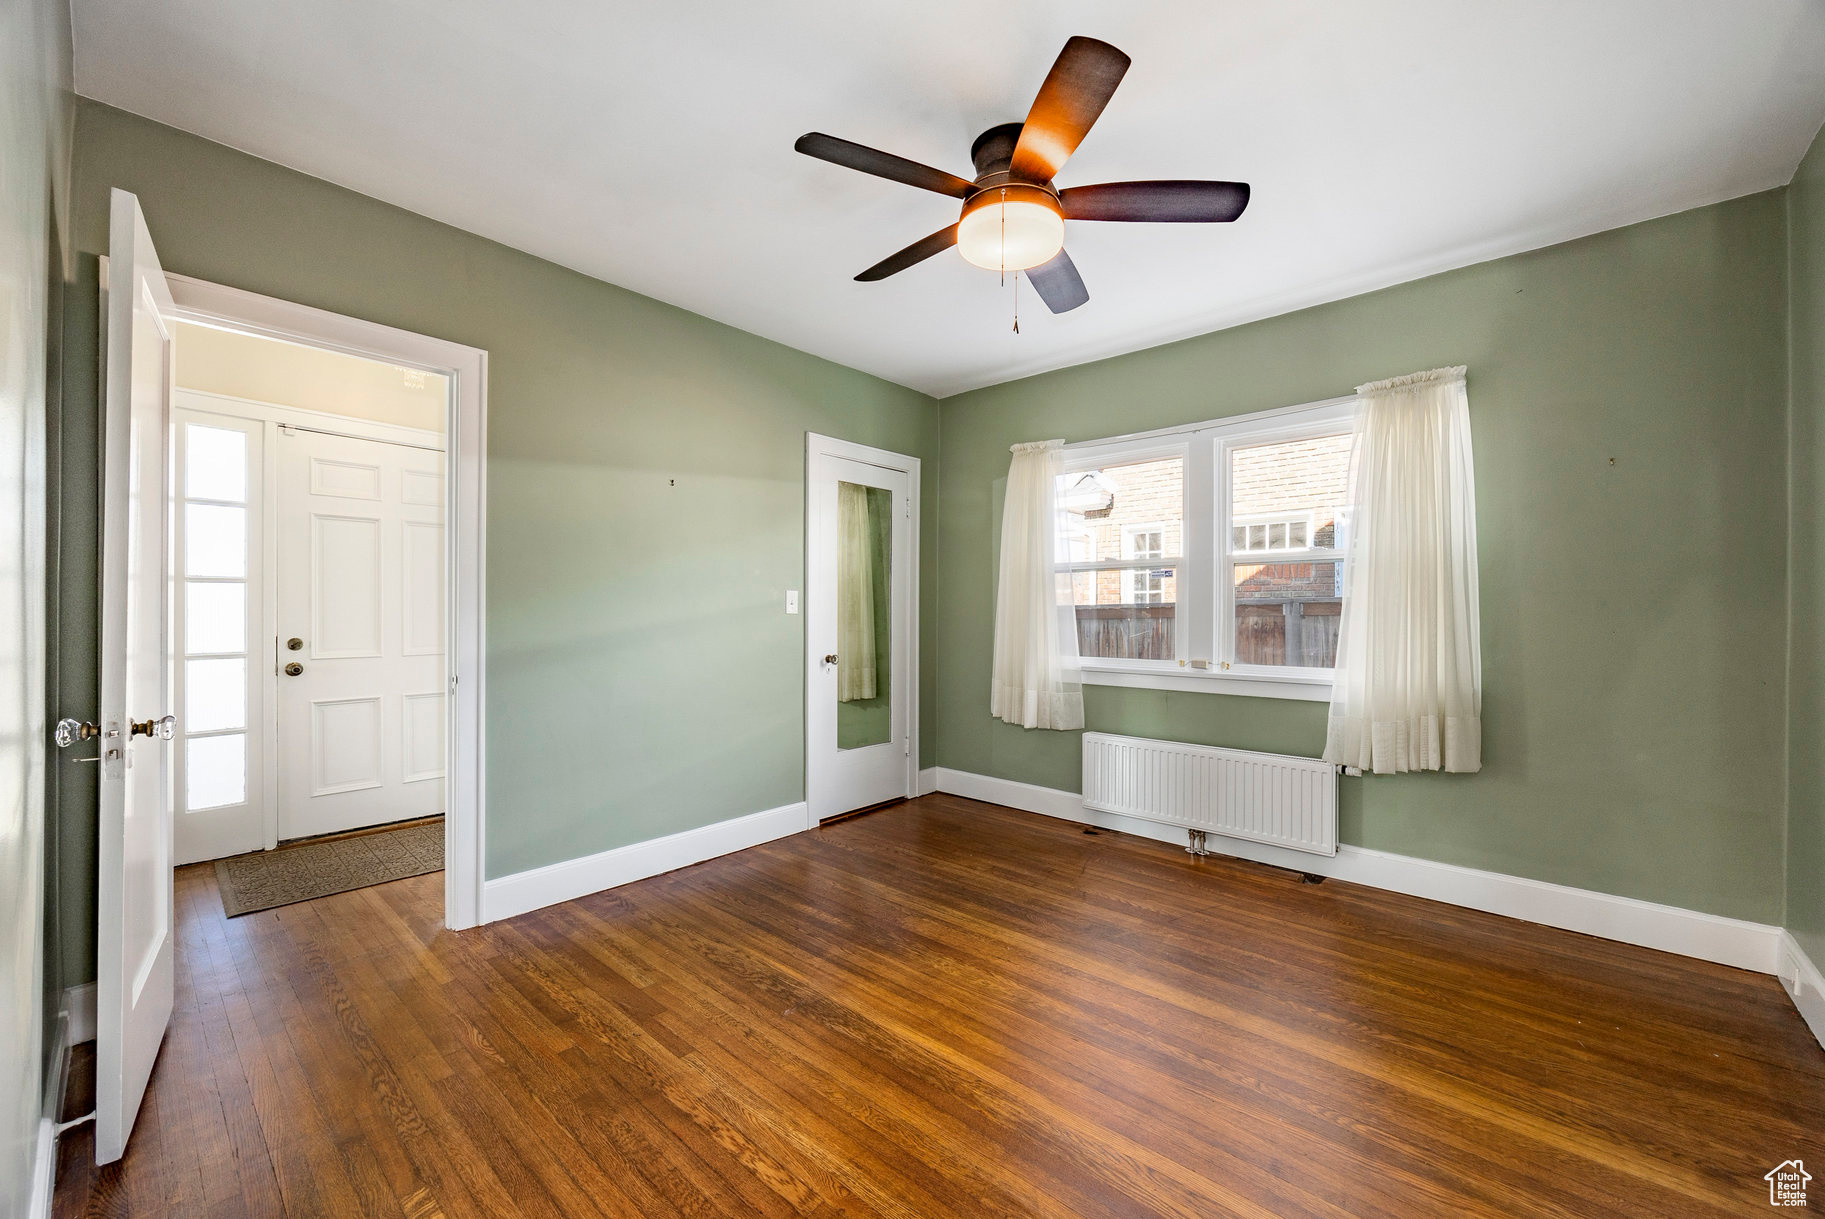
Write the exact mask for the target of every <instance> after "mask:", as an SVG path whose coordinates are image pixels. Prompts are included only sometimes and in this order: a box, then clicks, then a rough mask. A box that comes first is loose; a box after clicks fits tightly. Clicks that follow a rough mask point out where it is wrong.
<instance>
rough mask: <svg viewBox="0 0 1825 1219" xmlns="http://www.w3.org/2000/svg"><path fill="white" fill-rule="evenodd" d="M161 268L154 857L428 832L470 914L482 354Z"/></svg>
mask: <svg viewBox="0 0 1825 1219" xmlns="http://www.w3.org/2000/svg"><path fill="white" fill-rule="evenodd" d="M167 278H168V279H169V281H170V285H171V292H172V297H173V301H174V309H175V314H176V321H177V326H176V331H177V334H176V336H175V339H174V342H173V361H172V363H173V369H174V377H173V380H174V382H175V385H174V388H173V390H172V430H173V437H172V439H173V458H172V464H173V467H174V468H173V471H172V473H173V479H174V481H173V493H172V500H173V503H172V516H173V520H174V528H173V534H174V539H173V548H172V550H173V560H174V568H173V578H172V581H171V583H172V586H173V592H172V603H173V626H172V630H171V632H170V634H171V640H172V649H171V655H170V661H171V666H170V667H171V672H172V675H173V685H174V687H175V689H174V694H175V696H176V697H177V698H178V699H179V700H180V701H179V706H180V708H181V709H182V714H180V716H179V734H180V738H181V739H180V740H179V741H178V742H175V744H177V745H178V746H179V748H178V749H177V750H176V751H175V755H176V756H175V758H174V767H173V769H174V783H173V789H174V798H175V799H174V803H175V804H176V810H175V814H174V820H175V822H176V826H175V835H174V836H175V839H176V843H177V853H176V859H177V861H178V862H191V861H200V860H206V859H217V860H220V859H223V858H224V857H225V856H235V857H237V859H244V858H246V857H247V855H248V853H250V852H270V851H274V850H276V849H279V848H282V847H290V846H293V845H295V844H297V843H299V842H305V843H309V844H310V845H311V849H312V850H316V849H317V847H318V845H319V844H323V845H324V846H325V849H326V850H327V848H328V846H329V845H334V846H335V848H336V852H337V853H340V854H341V855H343V856H346V855H348V854H349V853H351V851H353V852H354V853H359V854H364V855H373V854H385V853H386V852H384V851H380V850H379V849H378V848H373V849H370V848H369V847H368V846H365V845H364V846H362V847H361V848H359V850H354V848H349V847H347V843H346V840H347V839H348V838H350V837H352V836H367V835H370V834H376V831H378V834H376V836H375V837H372V838H366V839H365V841H366V842H368V843H378V842H379V841H380V837H381V836H382V835H384V836H389V837H394V838H397V839H398V841H399V842H400V843H404V844H406V845H404V846H396V847H395V848H392V854H393V855H394V856H395V857H396V858H397V857H398V856H399V855H400V853H401V851H403V852H404V853H405V854H406V855H409V856H416V857H421V858H422V857H424V856H425V855H426V852H427V851H429V852H430V853H431V854H432V855H436V854H438V853H440V852H439V850H438V848H439V844H440V843H441V856H442V860H441V862H442V863H443V865H444V866H443V873H444V883H443V891H444V921H445V923H446V925H448V926H450V927H453V928H461V927H470V926H474V925H476V924H477V923H478V922H479V921H480V912H481V902H480V898H481V859H482V851H483V838H482V834H483V830H482V794H483V784H482V774H483V753H482V750H483V723H482V707H483V697H484V672H483V668H482V600H481V581H482V573H483V565H482V557H483V553H484V536H483V496H484V483H483V474H484V469H485V464H484V458H483V452H484V434H485V432H484V419H485V402H484V399H485V387H486V353H484V352H482V351H479V350H477V349H475V348H471V347H466V346H463V345H461V344H456V343H450V342H447V341H444V340H441V339H434V338H430V337H428V336H425V335H419V334H414V333H411V332H408V331H402V330H396V329H393V328H391V327H388V326H384V325H380V324H378V323H372V322H366V321H362V320H359V319H355V318H349V317H345V316H342V315H338V314H332V313H327V312H324V311H322V310H317V309H312V308H309V307H307V306H302V305H297V304H293V303H290V302H286V301H280V300H276V299H273V298H270V297H264V296H259V295H256V294H254V293H248V292H243V291H240V290H238V289H234V288H228V287H224V286H222V285H218V284H210V283H207V282H204V281H200V280H193V279H187V278H185V277H183V276H176V275H172V276H169V277H167ZM440 818H441V822H442V824H441V830H440V828H439V825H438V819H440ZM402 826H410V827H412V831H411V833H409V834H406V835H404V836H400V835H397V834H394V833H393V830H394V829H395V828H397V827H402ZM288 858H289V859H290V860H291V861H292V862H296V861H297V860H298V859H299V858H300V856H298V855H296V854H293V855H291V856H289V857H288ZM230 862H231V863H232V862H234V861H230ZM329 866H330V867H331V868H332V870H333V869H334V868H339V867H341V866H342V863H341V862H337V863H334V864H332V865H329ZM430 866H431V867H433V868H434V867H435V863H433V864H431V865H430ZM419 870H420V871H422V870H424V868H422V867H421V868H420V869H419ZM400 874H401V875H409V874H411V873H410V872H409V871H406V872H402V873H400ZM225 896H226V895H225ZM255 908H258V907H255Z"/></svg>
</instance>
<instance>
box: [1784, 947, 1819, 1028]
mask: <svg viewBox="0 0 1825 1219" xmlns="http://www.w3.org/2000/svg"><path fill="white" fill-rule="evenodd" d="M1781 948H1782V953H1781V985H1782V986H1784V987H1786V988H1787V993H1788V994H1789V995H1791V996H1792V997H1793V1005H1794V1006H1795V1007H1797V1008H1799V1009H1800V1018H1801V1019H1802V1020H1804V1021H1805V1022H1806V1027H1807V1028H1809V1029H1811V1030H1812V1035H1813V1036H1814V1037H1816V1038H1818V1041H1819V1045H1820V1047H1821V1048H1825V974H1822V973H1820V972H1819V967H1818V966H1817V965H1815V964H1814V963H1813V961H1812V958H1811V957H1809V956H1807V955H1806V951H1805V949H1803V948H1801V947H1800V942H1799V941H1798V940H1796V939H1794V938H1793V933H1792V932H1791V931H1783V932H1782V933H1781Z"/></svg>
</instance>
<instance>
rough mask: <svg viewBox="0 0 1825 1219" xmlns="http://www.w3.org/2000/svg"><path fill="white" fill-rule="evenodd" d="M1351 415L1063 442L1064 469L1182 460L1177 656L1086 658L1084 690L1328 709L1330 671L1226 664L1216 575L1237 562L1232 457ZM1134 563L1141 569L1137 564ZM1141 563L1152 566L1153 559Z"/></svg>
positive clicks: (1342, 412)
mask: <svg viewBox="0 0 1825 1219" xmlns="http://www.w3.org/2000/svg"><path fill="white" fill-rule="evenodd" d="M1355 415H1356V399H1355V397H1354V396H1347V397H1341V398H1329V399H1326V400H1324V401H1322V402H1308V403H1302V404H1300V405H1298V406H1289V407H1281V408H1278V409H1275V410H1268V411H1257V412H1254V413H1251V414H1247V415H1237V416H1233V417H1231V418H1228V419H1213V420H1208V421H1206V422H1203V423H1194V424H1187V425H1185V426H1183V427H1176V428H1162V429H1159V430H1156V431H1151V432H1136V433H1132V434H1130V435H1126V436H1115V437H1110V438H1108V439H1105V440H1091V441H1082V442H1079V443H1076V444H1067V445H1066V446H1065V448H1064V456H1065V469H1066V470H1067V471H1070V470H1082V469H1094V468H1097V467H1100V466H1104V465H1116V464H1128V463H1131V462H1138V461H1146V460H1149V459H1158V458H1163V457H1172V456H1183V457H1184V459H1185V501H1184V502H1185V511H1184V515H1183V520H1184V528H1183V531H1182V535H1181V543H1182V544H1181V551H1182V554H1181V557H1179V558H1177V559H1175V560H1174V565H1175V566H1177V567H1178V569H1179V600H1178V627H1177V629H1176V630H1175V632H1174V637H1175V639H1176V640H1177V641H1178V648H1179V656H1178V659H1177V660H1170V661H1145V660H1106V659H1103V658H1100V657H1085V658H1083V660H1082V662H1081V664H1082V669H1083V680H1084V683H1085V684H1086V685H1098V686H1125V687H1134V688H1140V689H1152V690H1185V691H1196V692H1199V693H1206V694H1240V695H1247V696H1250V697H1262V698H1289V699H1296V700H1304V701H1308V702H1329V701H1330V698H1331V679H1332V672H1331V670H1328V669H1324V670H1299V669H1291V668H1286V667H1282V666H1277V665H1241V664H1237V663H1236V662H1235V661H1234V660H1233V659H1232V660H1225V659H1224V657H1225V655H1227V654H1228V653H1229V651H1230V649H1232V648H1233V647H1234V639H1235V626H1234V605H1233V597H1230V596H1218V591H1219V590H1218V585H1217V577H1218V574H1219V572H1222V573H1223V574H1224V575H1227V573H1228V568H1229V567H1230V564H1231V562H1232V558H1231V551H1230V549H1229V540H1230V537H1231V534H1230V531H1229V527H1230V522H1229V519H1228V515H1229V512H1228V506H1229V504H1230V502H1231V497H1230V486H1229V452H1230V451H1231V450H1233V449H1237V448H1245V447H1250V446H1254V445H1259V444H1271V443H1273V442H1275V441H1279V440H1292V439H1297V438H1299V437H1302V436H1307V435H1311V434H1313V433H1315V432H1317V433H1324V432H1332V431H1349V430H1350V429H1351V427H1352V426H1353V424H1354V421H1355ZM1306 536H1307V538H1308V539H1309V538H1310V537H1311V536H1312V535H1311V531H1310V527H1309V526H1308V527H1307V533H1306ZM1219 541H1221V543H1222V549H1221V552H1219V550H1218V543H1219ZM1241 553H1242V554H1243V555H1244V558H1243V560H1242V561H1245V562H1247V561H1252V560H1250V559H1249V558H1247V557H1246V556H1248V555H1252V554H1256V553H1259V554H1261V555H1263V556H1265V555H1270V554H1271V555H1272V556H1273V561H1274V562H1277V563H1278V562H1289V561H1291V562H1298V561H1302V560H1303V561H1318V562H1322V561H1328V560H1329V559H1331V558H1333V557H1338V558H1340V557H1341V555H1340V554H1337V552H1334V551H1331V550H1327V549H1314V548H1312V547H1310V546H1308V547H1306V548H1304V549H1302V550H1296V551H1293V550H1276V551H1263V552H1241ZM1128 562H1129V564H1130V565H1133V566H1139V565H1140V561H1135V560H1129V561H1128ZM1145 562H1146V563H1148V564H1150V565H1154V564H1155V561H1154V560H1146V561H1145ZM1121 565H1122V564H1117V563H1110V562H1107V561H1104V562H1099V563H1071V564H1061V565H1060V567H1061V569H1064V568H1069V569H1072V570H1076V569H1080V568H1089V567H1102V568H1107V567H1114V566H1121Z"/></svg>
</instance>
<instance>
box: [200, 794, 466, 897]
mask: <svg viewBox="0 0 1825 1219" xmlns="http://www.w3.org/2000/svg"><path fill="white" fill-rule="evenodd" d="M443 866H444V823H443V821H442V819H439V820H437V821H431V822H424V821H420V822H415V823H414V824H412V825H402V826H400V827H399V828H398V829H394V830H380V831H378V832H376V833H372V834H356V835H352V836H350V837H346V838H332V839H328V840H326V841H324V842H300V843H298V844H296V845H295V846H284V847H280V848H278V849H277V850H275V851H256V852H254V853H253V854H251V855H236V856H234V857H233V858H231V859H218V860H216V864H215V880H216V886H217V887H218V888H219V889H220V890H221V892H222V910H223V911H224V912H225V913H226V914H227V915H228V917H229V918H234V917H235V916H236V915H239V914H252V913H253V912H254V911H256V910H270V909H272V908H273V907H274V906H289V905H291V904H292V903H293V902H303V901H309V900H310V899H311V898H313V897H328V896H329V895H330V894H332V893H346V892H348V890H350V889H364V888H366V887H367V886H369V885H378V884H381V883H382V882H384V881H389V880H404V879H405V878H406V877H408V876H423V875H424V874H425V873H426V872H438V871H442V870H443Z"/></svg>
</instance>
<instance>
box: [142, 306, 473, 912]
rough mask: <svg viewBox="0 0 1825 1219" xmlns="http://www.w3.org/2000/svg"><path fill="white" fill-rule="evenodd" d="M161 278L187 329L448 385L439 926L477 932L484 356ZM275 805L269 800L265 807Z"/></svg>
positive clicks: (405, 334)
mask: <svg viewBox="0 0 1825 1219" xmlns="http://www.w3.org/2000/svg"><path fill="white" fill-rule="evenodd" d="M167 278H168V279H169V281H170V283H171V292H172V295H173V297H174V298H175V299H176V301H177V309H178V316H179V317H180V318H181V319H182V320H184V321H190V322H198V323H201V324H203V325H208V326H227V327H229V328H230V329H234V330H241V331H245V332H247V333H249V334H258V335H264V336H265V337H267V338H273V339H281V340H284V341H286V342H292V343H304V344H307V345H310V346H313V347H321V348H324V349H326V350H329V351H340V352H343V353H345V354H347V355H354V356H362V357H365V358H367V359H372V360H382V361H384V362H386V363H389V364H397V365H401V366H403V367H406V368H417V369H423V370H424V371H426V372H435V373H438V374H440V375H443V376H446V377H449V378H450V414H449V423H448V426H447V429H446V432H445V436H444V444H445V452H446V455H447V467H446V469H447V477H446V483H447V487H446V490H445V503H446V509H447V513H448V520H447V522H446V527H447V528H448V529H449V531H450V539H449V541H450V545H449V551H448V564H449V565H448V569H447V582H448V588H449V593H450V595H449V598H448V601H449V606H450V619H449V628H450V630H449V657H448V665H449V683H450V695H451V697H450V699H449V703H450V706H449V718H448V720H447V722H446V725H445V731H446V736H447V739H448V741H449V743H450V744H449V749H448V758H447V762H446V766H447V768H448V771H449V773H448V774H447V775H446V778H445V782H446V784H447V790H446V804H447V808H446V811H445V818H444V845H445V850H444V924H445V926H447V927H450V928H453V929H456V928H464V927H473V926H476V925H477V924H478V923H480V922H481V921H482V859H483V857H484V855H485V854H486V847H487V816H486V806H487V797H486V793H487V786H488V784H487V756H488V751H487V723H486V720H485V717H484V715H483V709H484V708H485V707H486V705H487V683H488V671H487V665H486V663H485V658H486V655H487V627H486V622H485V621H484V619H483V613H482V609H483V604H484V601H485V598H486V588H485V584H486V572H487V550H488V541H487V512H486V510H485V505H486V503H487V499H488V488H487V472H488V468H487V460H486V451H487V435H488V353H487V352H486V351H483V350H481V349H480V348H477V347H470V346H467V345H466V344H462V343H453V342H451V341H449V340H447V339H439V338H434V337H432V336H430V335H424V334H415V333H413V332H411V331H407V330H399V329H397V328H395V327H392V326H385V325H382V324H380V323H378V322H369V321H364V320H362V319H360V318H352V317H347V316H345V315H343V314H339V313H330V312H328V311H326V310H322V309H313V308H311V307H310V306H308V305H300V304H297V303H295V302H292V301H284V300H279V299H277V298H275V297H270V296H262V295H260V294H258V293H255V292H246V291H243V290H242V289H239V288H230V287H226V286H224V285H222V284H212V283H209V282H207V281H205V280H199V279H191V278H189V277H188V276H183V275H171V276H168V277H167ZM274 680H275V681H276V680H277V679H274ZM274 701H275V702H276V699H275V700H274ZM268 705H269V707H270V706H271V705H272V704H271V703H269V704H268ZM271 773H272V772H271V771H270V770H269V771H268V774H269V775H270V774H271ZM270 787H271V784H270V782H269V789H270ZM276 803H277V797H276V794H275V796H274V798H273V800H272V802H271V804H276ZM269 807H271V805H269ZM269 824H271V823H270V822H269Z"/></svg>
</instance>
